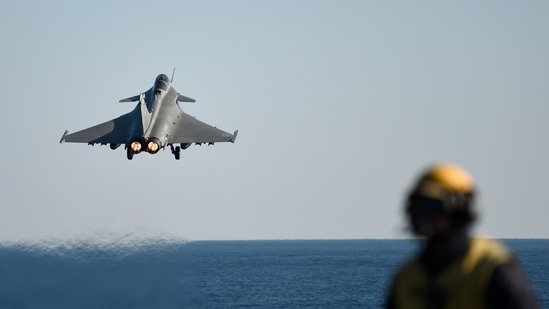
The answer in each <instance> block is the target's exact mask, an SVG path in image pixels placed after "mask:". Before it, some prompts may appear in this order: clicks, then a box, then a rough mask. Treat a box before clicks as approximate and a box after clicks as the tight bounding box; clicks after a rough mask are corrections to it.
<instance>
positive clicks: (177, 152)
mask: <svg viewBox="0 0 549 309" xmlns="http://www.w3.org/2000/svg"><path fill="white" fill-rule="evenodd" d="M170 148H171V149H172V154H173V155H174V156H175V159H176V160H179V159H181V147H179V146H176V147H174V146H173V144H170Z"/></svg>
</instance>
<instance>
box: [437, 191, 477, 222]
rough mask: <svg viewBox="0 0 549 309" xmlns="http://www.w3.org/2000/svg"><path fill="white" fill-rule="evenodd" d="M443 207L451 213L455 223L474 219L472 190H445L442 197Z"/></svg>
mask: <svg viewBox="0 0 549 309" xmlns="http://www.w3.org/2000/svg"><path fill="white" fill-rule="evenodd" d="M443 203H444V207H445V208H446V210H447V211H448V212H449V213H450V214H452V217H453V218H454V220H455V223H457V224H459V225H463V224H468V223H470V222H473V221H474V220H475V219H476V207H475V198H474V194H473V193H472V192H470V193H460V192H452V191H450V192H447V194H446V195H445V197H444V201H443Z"/></svg>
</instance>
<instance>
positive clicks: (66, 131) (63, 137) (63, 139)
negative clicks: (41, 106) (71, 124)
mask: <svg viewBox="0 0 549 309" xmlns="http://www.w3.org/2000/svg"><path fill="white" fill-rule="evenodd" d="M67 134H69V130H65V133H63V136H61V140H59V144H62V143H63V142H64V141H65V136H67Z"/></svg>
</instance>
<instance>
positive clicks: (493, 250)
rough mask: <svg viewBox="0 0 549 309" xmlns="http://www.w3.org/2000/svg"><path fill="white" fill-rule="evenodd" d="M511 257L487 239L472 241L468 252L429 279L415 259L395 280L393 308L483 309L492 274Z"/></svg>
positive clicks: (502, 248)
mask: <svg viewBox="0 0 549 309" xmlns="http://www.w3.org/2000/svg"><path fill="white" fill-rule="evenodd" d="M511 258H512V256H511V253H510V252H509V251H508V250H507V249H506V248H505V247H504V246H503V245H502V244H500V243H499V242H496V241H493V240H490V239H486V238H477V239H473V240H471V242H470V245H469V249H468V251H467V253H466V254H465V255H464V256H463V257H461V258H459V259H457V260H456V261H454V262H453V263H452V264H451V265H450V266H449V267H447V268H446V269H445V270H443V271H442V272H441V273H440V274H437V275H436V276H429V275H428V274H427V273H426V271H425V269H424V268H423V267H422V266H421V264H420V261H419V258H418V257H415V258H413V259H411V260H410V261H408V262H407V263H405V264H404V266H403V267H402V268H401V269H400V271H399V272H398V274H397V276H396V277H395V282H394V286H393V293H394V294H393V297H394V301H395V304H396V308H399V309H400V308H411V309H416V308H417V309H425V308H440V309H442V308H444V309H463V308H467V309H475V308H486V298H485V295H486V287H487V285H488V282H489V281H490V278H491V276H492V273H493V272H494V269H495V268H496V267H497V266H498V265H501V264H503V263H506V262H508V261H509V260H510V259H511Z"/></svg>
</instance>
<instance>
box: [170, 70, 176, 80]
mask: <svg viewBox="0 0 549 309" xmlns="http://www.w3.org/2000/svg"><path fill="white" fill-rule="evenodd" d="M174 75H175V67H174V68H173V72H172V79H171V80H170V83H173V77H174Z"/></svg>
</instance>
